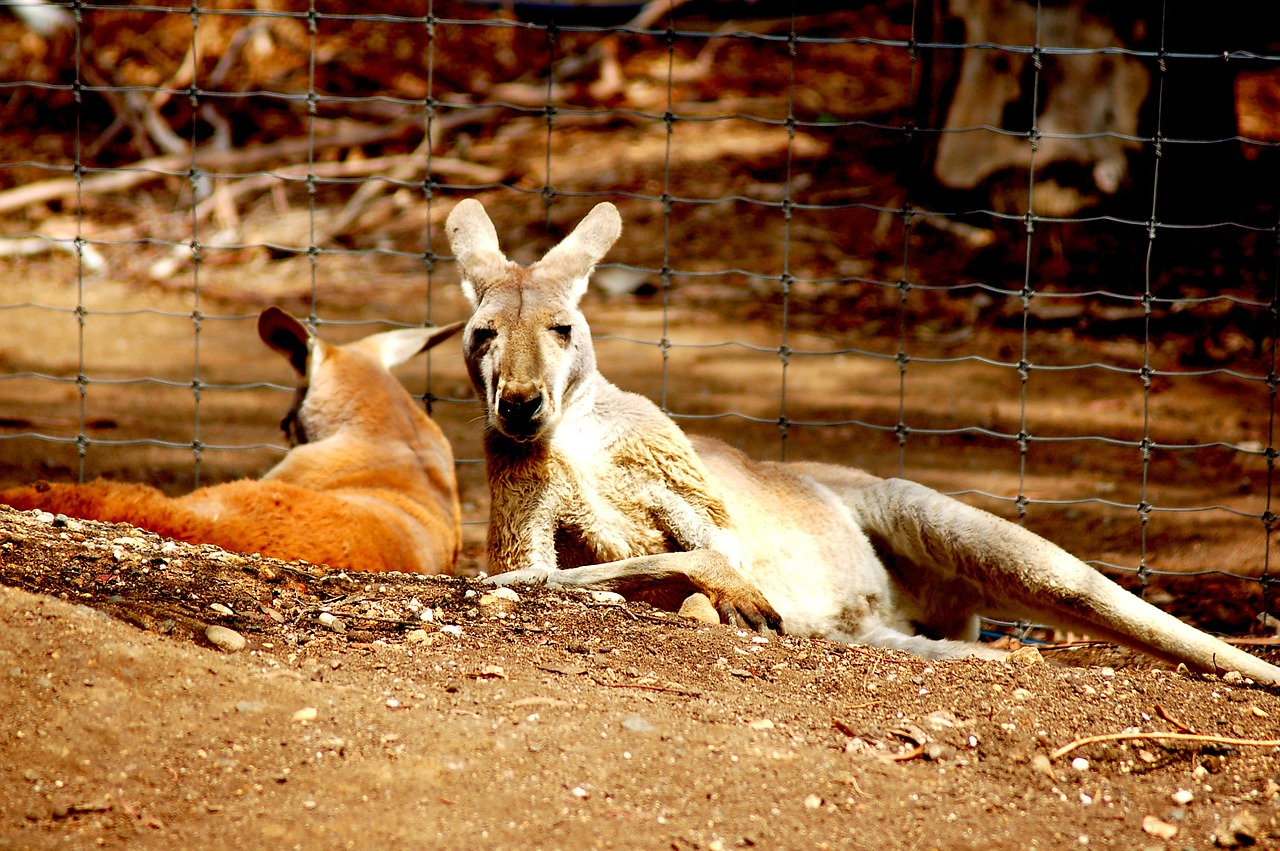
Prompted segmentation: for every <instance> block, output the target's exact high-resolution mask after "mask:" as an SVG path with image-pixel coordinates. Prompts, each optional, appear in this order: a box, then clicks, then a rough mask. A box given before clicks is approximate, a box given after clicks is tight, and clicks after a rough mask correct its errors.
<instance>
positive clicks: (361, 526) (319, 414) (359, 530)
mask: <svg viewBox="0 0 1280 851" xmlns="http://www.w3.org/2000/svg"><path fill="white" fill-rule="evenodd" d="M279 316H283V314H279ZM277 319H278V317H277ZM286 319H287V317H286ZM278 321H279V322H284V321H285V320H279V319H278ZM288 321H289V322H292V321H293V320H291V319H290V320H288ZM276 330H278V325H277V326H276ZM295 330H296V332H297V333H298V334H299V335H301V336H299V337H298V339H297V340H293V339H291V338H290V339H289V340H288V343H287V345H288V346H293V345H294V343H298V344H300V345H301V346H302V348H301V349H298V348H296V347H295V348H294V349H293V351H292V352H290V351H286V350H285V349H284V348H281V346H280V345H279V343H280V340H281V339H282V338H281V337H280V336H275V337H273V338H272V340H269V341H268V342H269V344H271V345H272V346H273V348H277V349H278V350H280V351H281V352H282V353H283V354H285V355H286V356H289V355H290V354H291V353H292V354H294V355H296V356H298V357H299V358H300V359H301V358H306V359H307V360H308V361H310V360H312V358H314V356H315V355H316V354H317V353H318V354H319V358H320V360H319V363H318V365H316V366H315V367H314V368H312V369H309V370H308V371H309V373H310V374H309V375H308V376H307V377H306V381H307V383H308V384H309V389H308V392H307V395H306V397H305V399H304V401H303V403H302V405H301V407H300V409H299V411H298V416H299V419H300V420H301V421H302V422H303V424H304V426H305V428H306V431H307V434H308V436H309V438H310V442H308V443H304V444H302V445H299V446H296V447H294V448H293V449H292V450H290V451H289V453H288V454H287V455H286V456H285V457H284V458H283V459H282V460H281V461H280V463H279V464H277V465H276V466H275V467H274V468H273V469H272V470H270V471H269V472H268V473H267V474H266V476H264V477H263V478H262V479H259V480H253V479H241V480H239V481H234V482H228V483H226V484H220V485H213V486H211V487H205V488H200V489H199V490H196V491H194V492H192V493H190V494H187V495H185V496H180V497H169V496H166V495H165V494H163V493H161V492H160V491H159V490H157V489H156V488H153V487H151V486H149V485H145V484H135V483H127V482H112V481H105V480H102V479H99V480H96V481H93V482H89V483H86V484H43V483H42V484H37V485H34V486H30V487H21V488H14V489H11V490H7V491H0V503H3V504H7V505H11V506H13V507H15V508H19V509H31V508H39V509H43V510H45V511H49V512H53V513H58V514H65V515H67V516H69V517H78V518H82V519H86V520H103V521H108V522H122V523H130V524H132V525H134V526H138V527H140V528H143V529H148V530H150V531H152V532H156V533H157V534H160V535H164V536H166V537H170V538H176V539H178V540H182V541H189V542H192V543H209V544H217V545H218V546H220V547H223V548H224V549H228V550H233V551H236V552H245V553H261V554H262V555H265V556H271V557H274V558H279V559H285V560H290V561H292V560H297V559H303V560H306V561H308V562H311V563H313V564H324V565H328V566H329V567H331V568H334V569H341V570H400V571H406V572H422V573H442V572H451V571H452V569H453V565H454V562H455V560H456V558H457V554H458V546H459V542H460V540H461V510H460V508H459V505H458V497H457V484H456V480H455V478H454V468H453V453H452V451H451V449H450V447H449V443H448V441H447V440H446V439H445V436H444V434H443V432H441V430H440V428H439V426H437V425H436V424H435V423H434V422H433V421H432V420H431V419H430V418H429V417H428V416H427V415H426V414H425V413H424V412H423V411H422V410H421V408H420V407H419V405H418V404H417V403H416V402H415V401H414V400H413V398H412V397H411V396H410V395H409V394H408V392H406V391H405V389H404V388H403V386H401V384H400V383H399V382H398V381H397V380H396V379H395V377H394V376H392V375H391V373H390V372H389V371H388V370H387V368H386V367H384V366H383V364H382V362H381V361H380V360H379V354H378V352H379V350H378V348H377V346H376V345H375V344H374V343H372V342H371V341H372V340H375V338H366V339H365V340H362V341H359V342H356V343H351V344H349V345H346V346H341V347H336V346H330V345H328V344H326V343H324V342H323V341H321V340H318V339H314V338H313V339H311V340H310V341H308V340H307V338H306V337H305V333H306V332H305V330H303V329H302V328H301V326H300V325H298V326H297V328H296V329H294V328H293V327H292V326H289V327H288V331H289V333H294V331H295ZM453 330H456V329H445V330H444V331H438V332H437V333H436V334H435V336H434V337H432V338H431V339H430V340H429V341H427V342H426V344H425V346H423V347H426V346H430V345H434V344H435V343H436V342H439V341H440V340H443V339H444V338H445V337H447V336H449V335H450V334H451V333H453ZM285 336H286V337H288V335H287V334H286V335H285ZM266 338H267V334H266V333H264V339H266ZM308 342H309V345H308ZM418 350H420V349H418ZM415 351H416V350H415ZM301 362H302V361H301V360H299V361H298V363H301Z"/></svg>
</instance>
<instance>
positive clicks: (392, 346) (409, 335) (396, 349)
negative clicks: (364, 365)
mask: <svg viewBox="0 0 1280 851" xmlns="http://www.w3.org/2000/svg"><path fill="white" fill-rule="evenodd" d="M466 324H467V323H466V322H450V323H449V324H448V325H441V326H440V327H439V328H403V329H400V330H397V331H383V332H382V333H381V334H374V335H372V336H369V337H365V338H364V339H363V340H361V341H360V342H359V343H357V344H356V345H359V346H362V347H364V348H366V349H369V350H371V353H372V354H373V356H374V357H376V358H377V359H378V360H379V361H381V362H382V365H383V366H385V367H386V368H387V369H394V368H395V367H397V366H399V365H400V364H402V363H405V362H406V361H408V360H409V359H410V358H412V357H413V356H414V355H416V354H418V353H419V352H424V351H426V350H427V349H430V348H432V347H433V346H437V345H439V344H440V343H443V342H444V341H445V340H447V339H449V338H450V337H452V336H453V335H454V334H457V333H458V332H459V331H461V330H462V329H463V326H465V325H466Z"/></svg>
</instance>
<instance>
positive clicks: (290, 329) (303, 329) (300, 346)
mask: <svg viewBox="0 0 1280 851" xmlns="http://www.w3.org/2000/svg"><path fill="white" fill-rule="evenodd" d="M258 336H259V337H261V338H262V342H264V343H266V344H267V345H268V346H270V347H271V348H273V349H275V350H276V351H277V352H279V353H280V354H282V355H284V356H285V358H286V359H288V361H289V365H290V366H292V367H293V371H294V372H296V373H298V375H300V376H302V377H303V378H306V377H307V356H308V355H309V354H310V353H311V333H310V332H309V331H307V326H305V325H303V324H302V323H301V322H299V321H298V320H296V319H294V318H293V317H292V316H290V315H289V314H287V313H285V312H284V311H283V310H281V309H280V308H278V307H268V308H267V309H266V310H264V311H262V313H260V314H258Z"/></svg>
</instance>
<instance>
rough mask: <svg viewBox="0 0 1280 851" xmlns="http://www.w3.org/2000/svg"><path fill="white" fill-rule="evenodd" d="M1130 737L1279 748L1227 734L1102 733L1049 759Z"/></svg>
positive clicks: (1272, 741) (1279, 743)
mask: <svg viewBox="0 0 1280 851" xmlns="http://www.w3.org/2000/svg"><path fill="white" fill-rule="evenodd" d="M1130 739H1156V740H1161V739H1171V740H1173V741H1179V742H1206V743H1211V744H1216V745H1237V746H1240V747H1255V748H1280V739H1233V738H1230V737H1228V736H1208V735H1203V734H1200V733H1103V734H1102V735H1098V736H1085V737H1084V738H1083V739H1076V740H1075V741H1074V742H1071V743H1070V744H1066V745H1063V746H1062V747H1060V748H1058V749H1057V750H1056V751H1054V752H1053V753H1051V754H1049V758H1050V759H1058V758H1059V757H1061V756H1065V755H1066V754H1069V753H1071V752H1072V751H1073V750H1075V749H1076V748H1080V747H1084V746H1085V745H1092V744H1096V743H1097V742H1120V741H1127V740H1130Z"/></svg>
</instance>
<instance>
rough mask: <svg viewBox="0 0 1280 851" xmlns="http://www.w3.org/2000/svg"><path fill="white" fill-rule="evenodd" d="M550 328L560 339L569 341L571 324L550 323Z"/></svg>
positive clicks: (571, 332) (571, 333) (571, 330)
mask: <svg viewBox="0 0 1280 851" xmlns="http://www.w3.org/2000/svg"><path fill="white" fill-rule="evenodd" d="M551 330H552V331H554V332H555V333H556V336H558V337H559V338H560V339H561V341H563V342H566V343H567V342H569V338H570V337H572V336H573V326H572V325H552V326H551Z"/></svg>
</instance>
